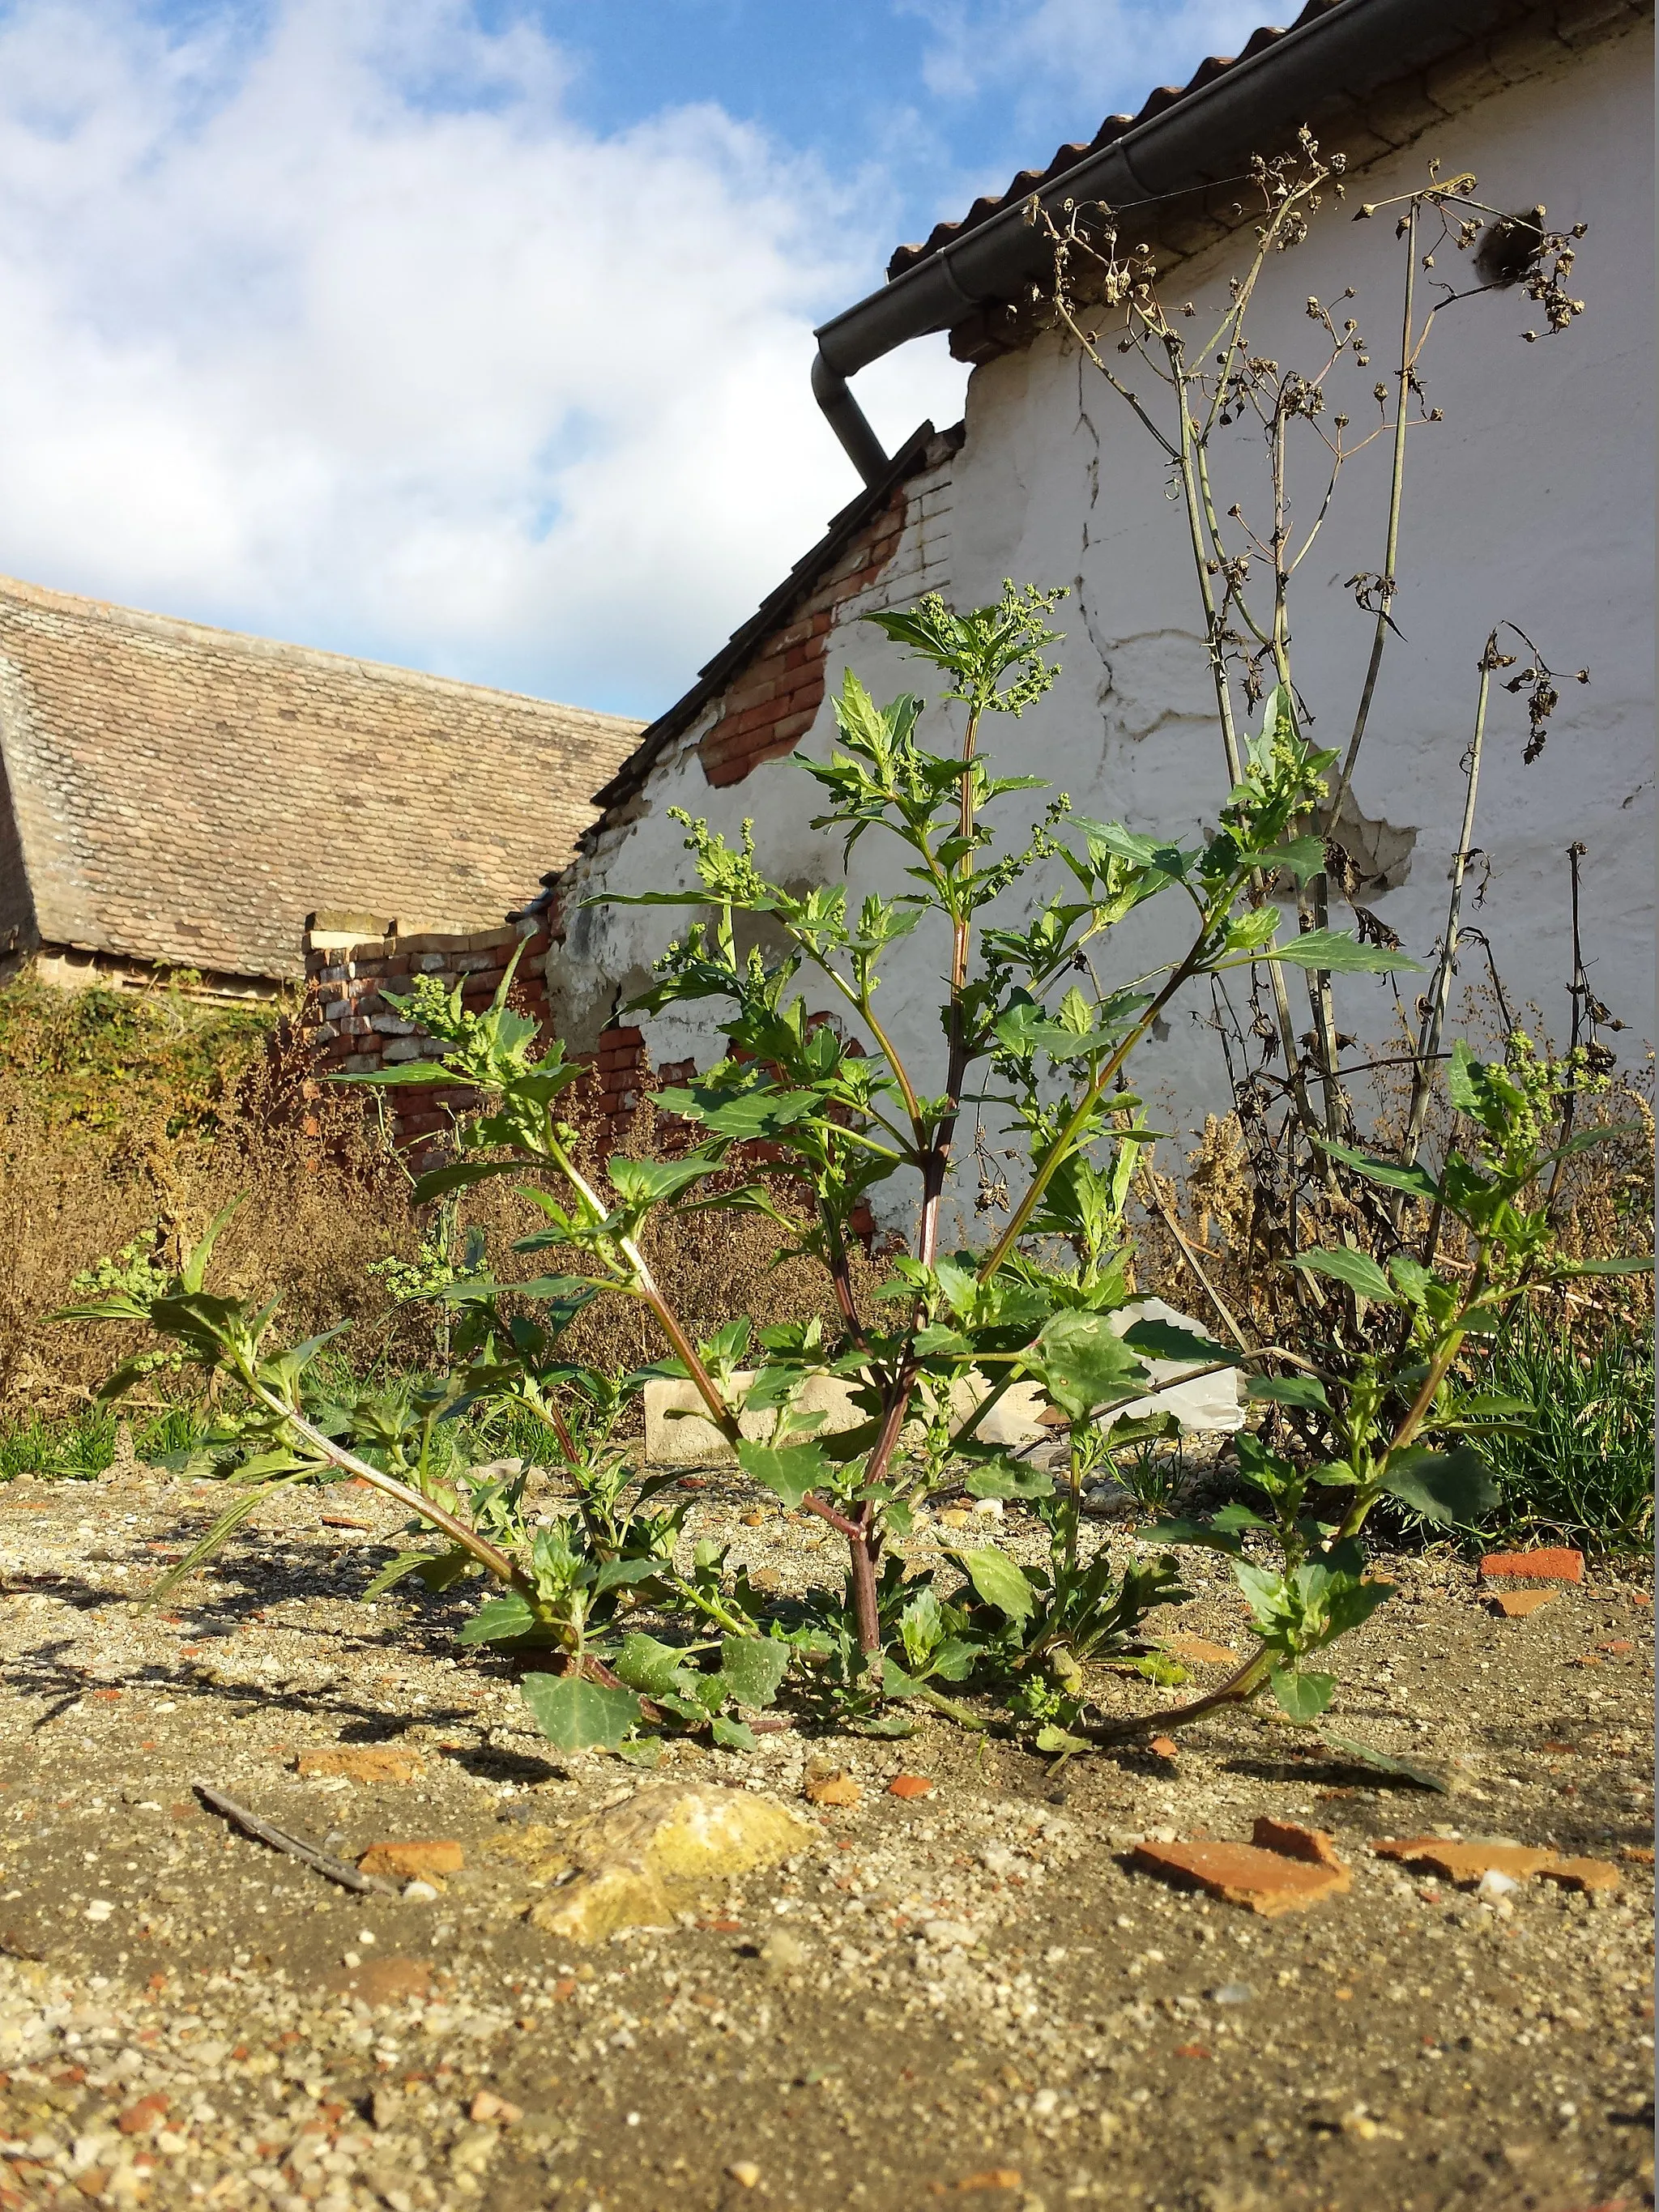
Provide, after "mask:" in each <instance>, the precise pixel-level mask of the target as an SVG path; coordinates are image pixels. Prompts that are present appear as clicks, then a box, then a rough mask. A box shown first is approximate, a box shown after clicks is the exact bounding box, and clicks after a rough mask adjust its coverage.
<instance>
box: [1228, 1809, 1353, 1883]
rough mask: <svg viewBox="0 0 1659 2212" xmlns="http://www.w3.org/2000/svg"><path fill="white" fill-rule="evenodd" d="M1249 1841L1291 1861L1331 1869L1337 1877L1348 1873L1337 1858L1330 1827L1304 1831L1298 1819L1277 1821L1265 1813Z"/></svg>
mask: <svg viewBox="0 0 1659 2212" xmlns="http://www.w3.org/2000/svg"><path fill="white" fill-rule="evenodd" d="M1250 1841H1251V1842H1252V1843H1253V1844H1255V1845H1256V1846H1257V1848H1258V1849H1259V1850H1264V1851H1282V1852H1283V1853H1284V1854H1285V1857H1286V1858H1288V1859H1305V1860H1306V1861H1307V1862H1308V1863H1309V1865H1310V1866H1322V1867H1328V1868H1329V1869H1331V1871H1332V1872H1333V1873H1334V1874H1346V1872H1347V1869H1346V1866H1345V1865H1344V1864H1343V1863H1342V1861H1341V1860H1340V1858H1338V1857H1337V1855H1336V1838H1335V1837H1334V1836H1333V1835H1332V1834H1331V1832H1330V1831H1329V1830H1328V1829H1327V1828H1304V1827H1303V1826H1301V1824H1300V1823H1299V1822H1297V1821H1296V1820H1273V1818H1272V1816H1271V1815H1270V1814H1266V1813H1263V1814H1259V1815H1258V1817H1257V1820H1256V1823H1255V1827H1254V1828H1252V1829H1251V1831H1250Z"/></svg>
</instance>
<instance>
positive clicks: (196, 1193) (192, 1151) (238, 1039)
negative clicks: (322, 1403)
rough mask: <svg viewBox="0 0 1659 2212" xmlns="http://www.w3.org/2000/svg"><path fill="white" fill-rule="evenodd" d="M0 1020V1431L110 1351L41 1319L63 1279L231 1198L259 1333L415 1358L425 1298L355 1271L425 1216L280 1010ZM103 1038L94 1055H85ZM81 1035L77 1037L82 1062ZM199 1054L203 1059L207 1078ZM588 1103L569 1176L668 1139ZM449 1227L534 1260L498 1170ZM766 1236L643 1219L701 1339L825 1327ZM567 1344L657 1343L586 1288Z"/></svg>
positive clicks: (83, 1401) (648, 1352)
mask: <svg viewBox="0 0 1659 2212" xmlns="http://www.w3.org/2000/svg"><path fill="white" fill-rule="evenodd" d="M7 996H8V994H0V998H4V997H7ZM5 1012H7V1013H8V1014H9V1016H10V1026H9V1034H7V1035H5V1036H4V1042H6V1043H7V1044H8V1045H9V1050H7V1052H6V1054H5V1057H4V1060H3V1064H0V1425H4V1426H10V1425H18V1424H21V1423H25V1422H29V1421H39V1420H46V1421H51V1420H56V1419H63V1418H64V1417H72V1416H74V1415H76V1414H77V1413H82V1412H83V1411H84V1410H85V1409H86V1408H87V1407H88V1404H89V1402H90V1401H91V1399H92V1397H93V1395H94V1393H95V1391H96V1389H97V1388H98V1385H99V1384H100V1382H101V1381H102V1380H103V1378H104V1377H105V1376H106V1375H107V1374H108V1373H109V1372H110V1370H111V1369H112V1367H113V1366H114V1365H115V1364H117V1359H118V1357H119V1356H120V1355H121V1353H122V1352H124V1351H125V1349H126V1348H127V1347H125V1346H122V1345H121V1344H120V1343H119V1342H118V1340H117V1338H116V1336H115V1335H114V1334H112V1332H111V1331H110V1330H108V1329H107V1328H90V1327H82V1326H78V1325H74V1324H70V1325H64V1324H60V1323H57V1322H52V1321H51V1320H50V1319H49V1318H48V1316H50V1314H51V1313H52V1310H54V1309H55V1308H56V1307H58V1306H60V1305H62V1304H64V1302H65V1301H66V1299H68V1298H69V1297H70V1292H71V1287H72V1285H73V1283H74V1279H75V1278H76V1275H77V1274H78V1273H81V1272H82V1270H83V1269H86V1268H88V1267H92V1266H93V1265H94V1263H95V1262H96V1261H99V1260H100V1259H101V1258H103V1257H105V1256H106V1255H109V1254H111V1253H113V1252H115V1251H118V1249H120V1248H121V1247H123V1246H124V1245H126V1244H129V1243H132V1242H134V1241H135V1240H137V1241H142V1242H143V1243H145V1244H147V1245H150V1246H153V1247H154V1248H155V1249H157V1251H158V1252H161V1251H164V1252H166V1253H167V1255H169V1256H171V1257H173V1258H175V1259H176V1257H177V1255H178V1253H179V1248H180V1246H181V1244H182V1243H188V1242H189V1241H190V1240H191V1239H192V1238H194V1237H196V1236H197V1235H199V1233H200V1232H201V1231H202V1229H203V1228H204V1225H206V1224H207V1223H208V1222H209V1221H210V1220H211V1219H212V1218H213V1217H214V1215H215V1214H216V1213H217V1212H219V1210H220V1209H221V1208H222V1206H226V1205H227V1204H228V1203H229V1202H230V1201H231V1200H236V1199H240V1200H242V1204H241V1206H240V1211H239V1212H238V1213H237V1214H236V1216H235V1218H234V1220H233V1222H232V1223H231V1225H230V1226H229V1228H228V1230H227V1231H225V1233H224V1236H223V1237H222V1241H221V1243H220V1245H219V1247H218V1250H217V1255H216V1261H215V1268H214V1273H215V1279H216V1281H217V1283H218V1284H219V1285H220V1287H222V1288H224V1289H227V1290H232V1291H238V1292H246V1293H252V1294H257V1295H258V1296H261V1297H264V1296H268V1295H270V1294H272V1293H275V1294H276V1295H278V1296H279V1297H281V1299H282V1314H281V1316H280V1320H279V1323H278V1326H279V1328H280V1330H281V1331H282V1332H283V1334H286V1335H287V1336H289V1337H290V1338H292V1337H298V1336H301V1335H307V1334H311V1333H313V1331H316V1330H319V1329H323V1328H329V1327H331V1325H332V1324H333V1323H334V1322H337V1321H342V1320H344V1321H349V1322H351V1324H352V1328H351V1330H350V1333H349V1335H348V1336H347V1337H346V1338H345V1339H344V1340H343V1346H342V1350H343V1356H344V1358H346V1359H347V1360H348V1362H349V1364H350V1365H351V1366H352V1367H353V1368H354V1369H355V1370H357V1371H358V1372H361V1373H367V1372H368V1371H370V1370H373V1369H374V1368H375V1367H377V1366H380V1365H392V1366H401V1367H415V1368H422V1367H428V1366H430V1365H432V1364H435V1362H436V1360H437V1358H438V1357H439V1346H438V1340H437V1336H436V1325H435V1316H434V1314H433V1310H431V1309H430V1308H428V1307H425V1306H421V1305H412V1306H411V1305H404V1306H399V1305H398V1304H396V1303H395V1302H394V1301H393V1300H392V1298H391V1297H390V1296H389V1294H388V1292H387V1291H386V1287H385V1285H384V1284H383V1283H382V1282H381V1280H380V1279H379V1278H378V1277H377V1276H376V1275H374V1273H371V1272H370V1271H371V1269H372V1267H374V1263H375V1262H377V1261H382V1260H385V1259H387V1258H391V1257H398V1258H402V1259H405V1260H411V1261H412V1260H414V1259H416V1257H417V1255H418V1254H419V1250H420V1245H421V1239H422V1231H424V1230H428V1229H429V1227H430V1225H431V1222H432V1218H433V1212H432V1209H430V1208H419V1207H416V1206H415V1204H414V1203H413V1200H412V1197H411V1190H410V1176H409V1174H408V1172H407V1170H406V1169H405V1167H404V1164H403V1163H402V1161H401V1160H400V1159H399V1158H398V1154H397V1153H396V1152H395V1150H394V1149H393V1147H392V1145H391V1144H390V1142H389V1141H388V1139H387V1136H386V1130H385V1127H384V1124H383V1119H382V1116H381V1115H380V1111H379V1109H378V1106H377V1102H376V1098H375V1097H374V1094H371V1093H366V1092H364V1091H357V1090H352V1091H343V1090H331V1089H330V1088H329V1087H328V1086H326V1085H318V1084H316V1083H315V1082H314V1081H313V1080H311V1079H309V1078H308V1075H307V1071H306V1069H305V1067H304V1066H303V1064H302V1063H301V1061H300V1060H299V1059H298V1057H297V1055H296V1054H295V1049H294V1047H293V1044H292V1040H291V1032H290V1031H289V1027H288V1025H287V1024H285V1023H284V1022H283V1020H282V1019H281V1018H276V1019H275V1020H274V1021H273V1020H269V1019H268V1020H266V1021H264V1022H254V1023H249V1022H248V1021H247V1020H246V1017H242V1018H239V1022H238V1024H237V1027H236V1030H235V1033H234V1036H228V1037H227V1036H224V1035H222V1034H216V1024H220V1025H221V1027H222V1018H220V1017H219V1016H217V1015H216V1012H215V1011H214V1010H211V1009H203V1008H199V1007H192V1006H191V1003H190V1002H189V1001H188V1000H185V1001H183V1002H182V1003H180V1002H179V1000H171V1001H169V1002H167V1003H165V1004H163V1005H161V1006H158V1007H156V1008H153V1009H150V1010H149V1012H148V1013H147V1014H146V1013H139V1014H137V1015H135V1010H134V1008H133V1006H132V1005H131V1002H128V1003H126V1004H125V1005H117V1006H111V1007H108V1008H106V1009H104V1010H101V1011H100V1009H99V1008H98V1007H97V1006H93V1005H91V1004H89V1003H88V1000H79V1001H78V1002H77V1001H76V1000H69V999H68V998H67V997H66V995H65V994H46V997H45V998H44V999H43V1000H39V1001H36V1002H33V1003H31V1004H30V1005H29V1006H27V1009H26V1010H23V1013H21V1014H20V1010H19V1007H18V1005H17V1001H16V1000H10V1002H9V1006H7V1007H6V1009H5ZM25 1014H26V1017H27V1018H24V1015H25ZM20 1032H21V1037H20V1034H19V1033H20ZM110 1033H112V1035H111V1034H110ZM88 1036H90V1037H91V1038H92V1039H93V1040H94V1044H95V1045H96V1046H97V1047H98V1049H94V1050H93V1051H92V1052H90V1053H88V1052H87V1051H86V1050H85V1047H86V1045H87V1041H88ZM181 1038H182V1040H183V1041H184V1043H185V1046H186V1049H185V1051H184V1052H183V1053H182V1054H180V1053H179V1051H178V1050H177V1049H175V1048H176V1047H177V1046H178V1045H179V1042H180V1040H181ZM111 1043H112V1044H113V1050H114V1054H115V1060H116V1064H112V1065H111V1066H102V1065H100V1053H101V1051H102V1048H103V1047H104V1046H106V1045H110V1044H111ZM108 1056H109V1055H108V1054H105V1055H104V1057H108ZM204 1060H216V1066H215V1068H214V1072H213V1073H212V1076H211V1078H210V1079H206V1078H204ZM117 1065H122V1066H125V1073H118V1072H117ZM594 1105H595V1102H594V1101H593V1100H592V1099H591V1098H586V1097H584V1096H583V1094H582V1092H580V1091H578V1092H576V1093H575V1094H574V1103H573V1106H572V1109H571V1110H572V1114H573V1118H574V1120H575V1121H576V1123H577V1126H578V1127H579V1129H580V1130H581V1131H582V1133H583V1143H582V1147H581V1149H582V1153H583V1157H584V1163H585V1164H586V1166H587V1167H588V1168H589V1169H590V1170H595V1171H598V1172H599V1173H600V1174H602V1172H603V1161H604V1158H605V1156H606V1154H607V1153H608V1152H611V1151H617V1150H621V1151H624V1152H637V1153H640V1154H641V1155H648V1154H649V1152H651V1151H652V1149H653V1147H654V1146H656V1145H657V1144H658V1142H659V1139H662V1140H664V1141H667V1142H669V1143H672V1142H673V1140H674V1139H673V1132H672V1130H671V1129H669V1130H666V1131H665V1130H663V1129H661V1128H659V1122H658V1117H657V1115H656V1112H655V1109H654V1108H653V1105H652V1103H651V1101H650V1098H649V1096H648V1095H647V1097H645V1098H644V1099H643V1100H642V1102H641V1107H640V1109H639V1110H638V1111H637V1113H636V1114H635V1116H634V1119H633V1121H632V1123H631V1125H630V1126H629V1127H628V1128H627V1129H626V1130H625V1131H624V1132H623V1133H622V1136H621V1139H620V1141H617V1140H616V1139H607V1137H606V1135H605V1134H604V1133H602V1125H601V1124H600V1123H599V1121H598V1120H597V1117H596V1115H595V1111H594ZM737 1179H738V1178H737V1177H736V1176H733V1177H732V1178H731V1180H734V1181H735V1180H737ZM459 1224H460V1229H461V1231H462V1232H464V1231H465V1229H466V1228H467V1227H469V1226H471V1225H474V1224H476V1225H477V1226H478V1227H480V1228H482V1229H483V1231H484V1232H485V1235H486V1237H487V1239H488V1252H489V1264H490V1266H491V1267H492V1269H493V1270H495V1272H497V1273H499V1274H500V1275H501V1277H502V1278H503V1279H511V1277H512V1276H513V1274H514V1273H520V1272H522V1273H532V1272H534V1263H532V1262H529V1261H520V1260H519V1259H517V1258H516V1257H515V1255H513V1250H512V1246H513V1240H514V1239H515V1238H517V1237H522V1236H525V1235H526V1234H527V1233H528V1232H529V1231H531V1230H532V1229H533V1228H536V1227H539V1226H544V1225H545V1224H544V1221H543V1219H542V1217H541V1216H540V1215H539V1214H538V1212H536V1210H535V1209H534V1207H533V1206H531V1205H530V1204H529V1203H528V1201H526V1200H525V1199H523V1198H522V1197H520V1196H519V1195H517V1194H516V1193H515V1192H514V1190H513V1188H512V1183H511V1181H510V1179H507V1178H503V1179H502V1180H501V1181H499V1182H489V1183H485V1184H483V1186H481V1187H480V1188H479V1189H478V1190H477V1191H476V1192H474V1193H471V1194H468V1196H467V1198H466V1199H465V1200H464V1201H463V1204H462V1206H461V1208H460V1212H459ZM785 1242H786V1240H785V1239H784V1237H782V1235H781V1232H780V1231H777V1230H776V1229H775V1228H774V1227H772V1226H771V1225H769V1224H768V1223H766V1222H765V1221H763V1220H761V1219H759V1218H757V1217H756V1216H753V1215H746V1214H732V1213H714V1214H690V1215H685V1216H682V1217H680V1218H668V1219H665V1220H664V1221H662V1222H661V1223H660V1224H659V1225H658V1226H656V1227H654V1228H653V1229H652V1230H651V1231H649V1232H648V1234H647V1240H646V1249H647V1254H648V1256H649V1257H650V1260H651V1262H652V1265H653V1268H654V1269H655V1270H656V1271H657V1273H658V1276H659V1280H661V1281H662V1282H663V1283H664V1285H665V1287H666V1288H667V1289H668V1290H669V1291H670V1293H671V1296H672V1297H674V1298H675V1299H676V1301H677V1302H678V1304H679V1306H680V1309H681V1310H682V1312H683V1313H684V1316H685V1317H686V1319H687V1321H688V1322H689V1323H690V1327H691V1328H692V1329H693V1331H694V1332H695V1333H696V1334H698V1335H699V1336H705V1337H706V1336H708V1335H711V1334H713V1333H714V1330H715V1329H717V1328H720V1326H721V1325H722V1324H723V1323H724V1322H726V1321H728V1320H729V1319H731V1318H732V1316H733V1315H737V1314H745V1313H746V1314H750V1315H752V1316H754V1317H755V1319H756V1320H757V1322H761V1323H766V1322H776V1321H782V1320H786V1319H793V1320H800V1319H805V1317H807V1316H810V1315H812V1314H818V1313H821V1314H823V1316H824V1317H825V1318H826V1320H827V1319H829V1316H830V1314H831V1312H832V1310H833V1308H832V1304H831V1301H830V1299H829V1296H828V1293H827V1291H825V1288H824V1285H823V1279H822V1276H821V1274H820V1272H819V1270H818V1269H817V1267H815V1266H813V1265H812V1264H811V1263H810V1262H808V1261H803V1260H799V1259H783V1260H780V1259H779V1257H778V1255H779V1252H780V1249H781V1246H782V1245H783V1244H784V1243H785ZM863 1272H864V1267H863V1264H862V1261H861V1255H860V1273H863ZM567 1342H568V1346H569V1349H570V1352H571V1353H572V1356H573V1357H575V1358H580V1359H582V1360H585V1361H587V1362H589V1363H591V1364H593V1365H595V1366H604V1367H609V1368H612V1369H626V1368H629V1367H632V1366H636V1365H639V1364H643V1363H645V1362H647V1361H649V1360H652V1359H655V1358H659V1357H660V1356H661V1354H662V1353H663V1352H664V1350H665V1346H664V1345H663V1344H662V1342H661V1341H660V1340H659V1337H658V1335H657V1334H656V1332H655V1330H654V1328H653V1324H652V1322H651V1320H650V1316H649V1315H648V1314H647V1313H646V1312H645V1311H644V1310H643V1309H641V1307H640V1306H639V1305H638V1304H636V1303H635V1302H634V1301H632V1300H627V1299H622V1298H604V1299H599V1300H596V1301H595V1302H594V1303H593V1304H592V1306H590V1307H589V1308H588V1309H587V1310H586V1312H585V1313H584V1314H583V1315H582V1316H581V1317H580V1319H579V1321H578V1322H577V1323H576V1324H575V1326H574V1328H573V1330H572V1332H571V1334H570V1335H569V1337H568V1339H567ZM135 1410H143V1407H142V1406H141V1407H137V1408H135Z"/></svg>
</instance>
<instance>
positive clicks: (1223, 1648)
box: [1163, 1635, 1238, 1667]
mask: <svg viewBox="0 0 1659 2212" xmlns="http://www.w3.org/2000/svg"><path fill="white" fill-rule="evenodd" d="M1163 1649H1164V1650H1165V1651H1167V1652H1168V1653H1169V1655H1170V1658H1171V1659H1179V1660H1180V1661H1181V1662H1182V1665H1183V1666H1186V1667H1231V1666H1235V1665H1237V1660H1238V1654H1237V1651H1234V1650H1230V1649H1229V1647H1228V1646H1227V1645H1226V1644H1212V1643H1211V1641H1210V1639H1209V1638H1208V1637H1207V1636H1185V1635H1178V1636H1166V1637H1165V1638H1164V1644H1163Z"/></svg>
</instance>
